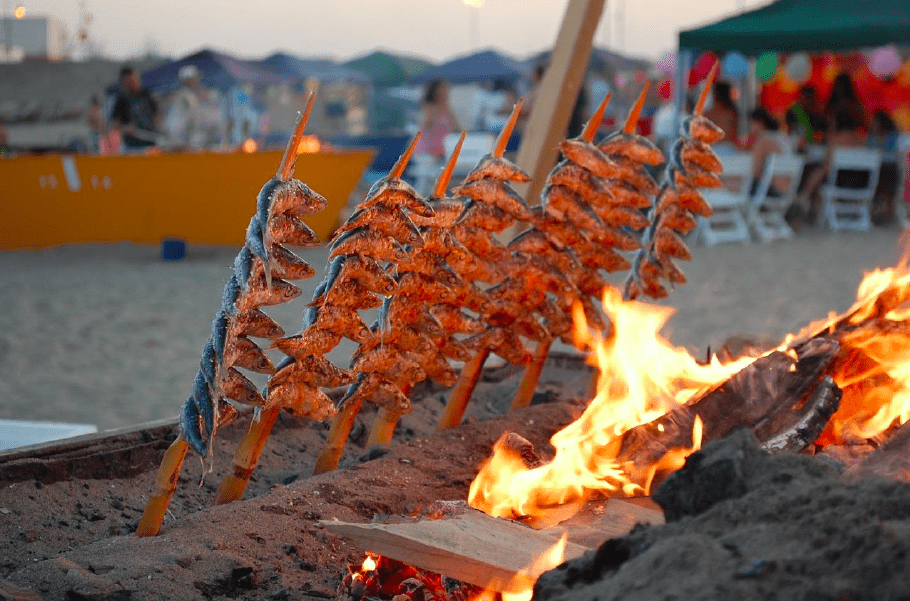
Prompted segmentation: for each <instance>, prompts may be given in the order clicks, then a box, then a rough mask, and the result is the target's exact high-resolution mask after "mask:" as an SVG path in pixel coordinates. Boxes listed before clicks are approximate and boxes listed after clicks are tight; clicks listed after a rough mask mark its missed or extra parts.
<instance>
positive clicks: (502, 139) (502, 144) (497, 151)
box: [493, 98, 525, 159]
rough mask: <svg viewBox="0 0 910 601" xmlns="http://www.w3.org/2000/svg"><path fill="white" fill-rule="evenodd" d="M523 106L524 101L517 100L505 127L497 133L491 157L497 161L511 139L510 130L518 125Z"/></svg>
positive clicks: (522, 99)
mask: <svg viewBox="0 0 910 601" xmlns="http://www.w3.org/2000/svg"><path fill="white" fill-rule="evenodd" d="M524 104H525V99H524V98H519V99H518V102H516V103H515V108H513V109H512V114H511V115H509V121H508V123H506V126H505V127H503V128H502V131H501V132H499V137H498V138H496V145H495V146H494V147H493V156H494V157H495V158H497V159H498V158H500V157H501V156H502V155H503V153H505V151H506V146H508V145H509V138H511V137H512V130H513V129H515V124H516V123H518V116H519V115H520V114H521V107H523V106H524Z"/></svg>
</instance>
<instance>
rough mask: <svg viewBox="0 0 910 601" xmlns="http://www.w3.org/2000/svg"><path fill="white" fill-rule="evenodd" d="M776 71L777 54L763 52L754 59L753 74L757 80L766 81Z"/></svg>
mask: <svg viewBox="0 0 910 601" xmlns="http://www.w3.org/2000/svg"><path fill="white" fill-rule="evenodd" d="M775 73H777V54H775V53H774V52H765V53H764V54H762V55H760V56H759V57H758V60H756V61H755V76H756V77H757V78H758V81H768V80H769V79H771V78H772V77H774V74H775Z"/></svg>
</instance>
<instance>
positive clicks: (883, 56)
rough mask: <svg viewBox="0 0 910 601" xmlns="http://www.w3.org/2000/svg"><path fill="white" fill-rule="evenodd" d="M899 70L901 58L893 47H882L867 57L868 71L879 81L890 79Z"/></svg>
mask: <svg viewBox="0 0 910 601" xmlns="http://www.w3.org/2000/svg"><path fill="white" fill-rule="evenodd" d="M900 68H901V57H900V56H898V54H897V50H895V49H894V46H882V47H881V48H876V49H875V50H873V51H872V54H871V55H870V56H869V69H870V70H871V71H872V73H874V74H875V76H876V77H878V78H879V79H886V78H888V77H892V76H893V75H894V74H895V73H897V72H898V70H900Z"/></svg>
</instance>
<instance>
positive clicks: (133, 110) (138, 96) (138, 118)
mask: <svg viewBox="0 0 910 601" xmlns="http://www.w3.org/2000/svg"><path fill="white" fill-rule="evenodd" d="M119 81H120V93H119V94H118V95H117V100H115V101H114V108H113V110H112V111H111V126H112V129H114V130H115V131H117V132H119V134H120V137H121V139H122V142H123V147H124V149H126V150H141V149H143V148H148V147H149V146H155V144H156V141H157V138H158V105H157V104H156V103H155V101H154V99H152V95H151V94H149V92H148V90H145V89H143V88H142V87H141V86H140V84H139V74H138V73H137V72H136V70H135V69H133V68H132V67H130V66H129V65H127V66H124V67H123V68H122V69H120V79H119Z"/></svg>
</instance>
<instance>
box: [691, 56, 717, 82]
mask: <svg viewBox="0 0 910 601" xmlns="http://www.w3.org/2000/svg"><path fill="white" fill-rule="evenodd" d="M716 62H717V57H716V56H714V54H712V53H710V52H705V53H704V54H702V55H701V56H700V57H698V60H697V61H695V65H694V66H693V67H692V70H691V71H689V85H690V86H694V85H695V84H697V83H698V82H700V81H701V80H703V79H704V78H706V77H707V76H708V73H710V72H711V67H713V66H714V63H716Z"/></svg>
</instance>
